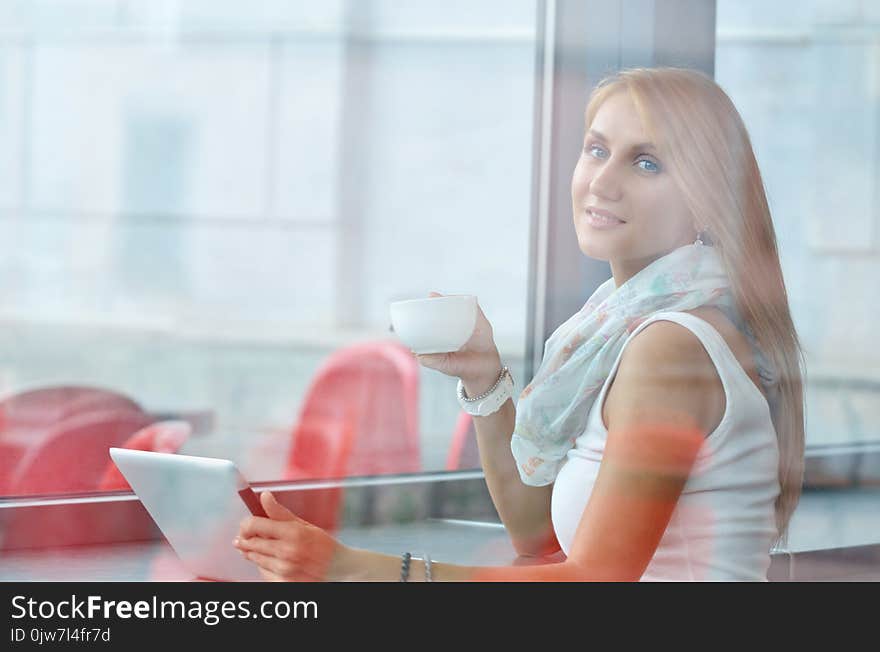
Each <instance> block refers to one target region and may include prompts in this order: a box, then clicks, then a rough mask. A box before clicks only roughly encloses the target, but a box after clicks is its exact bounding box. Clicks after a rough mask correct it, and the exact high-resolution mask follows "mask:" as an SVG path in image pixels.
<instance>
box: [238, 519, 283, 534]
mask: <svg viewBox="0 0 880 652" xmlns="http://www.w3.org/2000/svg"><path fill="white" fill-rule="evenodd" d="M283 525H284V521H274V520H272V519H271V518H264V517H262V516H248V517H247V518H246V519H244V520H243V521H242V522H241V524H240V525H239V526H238V536H239V537H244V538H250V537H263V538H265V539H281V538H282V535H283V528H282V526H283Z"/></svg>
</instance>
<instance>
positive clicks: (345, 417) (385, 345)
mask: <svg viewBox="0 0 880 652" xmlns="http://www.w3.org/2000/svg"><path fill="white" fill-rule="evenodd" d="M346 422H350V423H351V425H352V427H353V429H354V441H353V442H352V444H351V450H350V451H349V452H348V454H347V455H346V458H347V464H346V465H345V466H340V464H339V460H338V459H336V458H334V457H333V455H338V454H339V451H340V450H343V447H340V446H333V447H332V448H333V449H334V450H335V451H336V453H333V454H329V453H327V454H325V453H318V452H312V451H310V450H309V448H310V446H311V445H313V443H314V442H315V441H316V440H315V439H314V438H315V437H316V436H317V435H316V434H315V432H316V431H323V432H324V433H325V434H326V435H328V436H337V437H338V436H340V433H341V432H343V431H344V428H343V429H342V430H340V425H339V424H341V423H346ZM418 422H419V363H418V361H417V360H416V359H415V357H414V356H413V355H412V353H411V352H410V351H409V349H407V348H406V347H405V346H403V345H402V344H400V343H399V342H395V341H380V342H364V343H360V344H354V345H352V346H349V347H346V348H344V349H340V350H339V351H336V352H335V353H333V354H332V355H331V356H330V357H329V358H328V359H327V360H326V362H324V364H323V365H322V366H321V367H320V368H319V370H318V372H317V373H316V374H315V378H314V380H313V381H312V384H311V386H310V387H309V389H308V391H307V392H306V396H305V398H304V400H303V403H302V408H301V410H300V414H299V418H298V420H297V425H296V426H295V427H294V430H293V434H292V437H293V443H292V447H291V453H290V458H289V460H288V468H289V469H291V470H292V471H293V470H295V469H306V470H308V472H310V473H315V474H316V477H331V476H333V477H347V476H364V475H381V474H388V473H413V472H417V471H419V470H420V469H421V457H420V449H419V426H418ZM300 437H305V438H306V439H305V440H304V441H306V442H312V443H297V440H298V439H299V438H300ZM321 441H326V437H322V439H321ZM319 450H322V451H324V450H328V447H327V445H326V444H324V443H322V444H321V447H320V449H319ZM328 474H329V475H328Z"/></svg>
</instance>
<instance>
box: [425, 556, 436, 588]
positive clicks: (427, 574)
mask: <svg viewBox="0 0 880 652" xmlns="http://www.w3.org/2000/svg"><path fill="white" fill-rule="evenodd" d="M424 562H425V581H426V582H433V581H434V578H433V577H431V556H430V555H429V554H428V553H425V556H424Z"/></svg>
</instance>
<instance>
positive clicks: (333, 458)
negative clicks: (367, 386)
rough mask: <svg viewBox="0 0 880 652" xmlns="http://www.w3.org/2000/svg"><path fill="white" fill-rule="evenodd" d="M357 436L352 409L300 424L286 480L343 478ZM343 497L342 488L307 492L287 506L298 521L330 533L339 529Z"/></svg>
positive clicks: (294, 498)
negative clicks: (330, 420) (327, 419)
mask: <svg viewBox="0 0 880 652" xmlns="http://www.w3.org/2000/svg"><path fill="white" fill-rule="evenodd" d="M356 435H357V432H356V430H355V425H354V411H353V410H350V411H349V412H348V413H343V416H342V418H341V419H336V420H334V421H333V422H329V421H326V420H322V421H310V422H300V423H299V424H298V425H297V429H296V435H295V439H294V442H293V446H292V448H291V451H290V454H289V456H288V458H287V468H286V469H285V474H284V477H285V478H286V479H288V480H329V479H334V478H344V477H345V474H346V470H347V468H348V464H349V460H350V457H351V452H352V450H353V449H354V442H355V437H356ZM344 496H345V490H344V489H343V488H342V487H327V488H321V489H309V490H308V491H307V492H297V493H296V494H294V495H293V498H292V500H293V503H292V504H290V505H289V506H290V508H291V509H292V510H293V511H294V513H296V514H297V516H299V517H300V518H302V519H305V520H306V521H308V522H309V523H313V524H315V525H317V526H319V527H321V528H323V529H325V530H328V531H331V532H332V531H335V530H336V529H337V528H338V525H339V518H340V510H341V508H342V505H343V498H344Z"/></svg>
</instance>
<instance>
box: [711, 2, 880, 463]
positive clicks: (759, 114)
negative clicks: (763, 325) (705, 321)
mask: <svg viewBox="0 0 880 652" xmlns="http://www.w3.org/2000/svg"><path fill="white" fill-rule="evenodd" d="M717 17H718V30H717V55H716V63H715V70H716V79H717V81H718V82H719V83H720V84H721V85H722V86H723V87H724V88H725V89H726V90H727V92H728V93H729V94H730V96H731V97H732V99H733V101H734V102H735V103H736V105H737V107H738V108H739V109H740V111H741V113H742V115H743V118H744V120H745V122H746V125H747V126H748V127H749V130H750V133H751V136H752V141H753V144H754V146H755V150H756V154H757V157H758V162H759V164H760V167H761V170H762V173H763V176H764V182H765V185H766V187H767V194H768V199H769V201H770V209H771V211H772V214H773V221H774V224H775V227H776V234H777V237H778V245H779V254H780V259H781V262H782V267H783V272H784V273H785V278H786V284H787V288H788V292H789V300H790V305H791V309H792V314H793V317H794V320H795V325H796V326H797V329H798V332H799V334H800V336H801V338H802V340H803V344H804V347H805V350H806V356H807V377H806V382H807V385H806V389H807V402H806V406H805V408H806V413H807V421H806V425H807V433H806V440H807V447H808V453H809V449H813V451H814V452H815V451H816V450H818V449H820V448H821V447H830V446H840V445H851V444H863V443H865V442H877V441H880V400H878V391H880V357H878V355H877V347H876V346H875V345H874V340H876V335H875V333H874V331H875V324H876V323H877V319H878V317H880V315H878V314H877V306H878V302H877V299H876V297H877V290H876V279H877V278H880V256H878V252H880V249H878V247H880V240H878V238H880V230H878V224H880V210H878V202H877V197H878V182H877V180H878V179H880V147H878V143H880V94H878V92H877V88H878V87H877V83H878V76H877V74H878V68H877V62H878V61H880V39H878V36H880V27H878V26H880V22H878V18H880V12H878V7H877V6H876V3H836V2H825V1H823V0H813V1H811V2H795V1H794V0H786V1H783V2H774V3H765V2H758V1H757V0H754V1H749V2H743V1H741V0H719V2H718V13H717ZM865 470H866V469H863V471H865ZM874 473H875V475H876V470H875V471H874ZM875 480H876V478H875Z"/></svg>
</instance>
